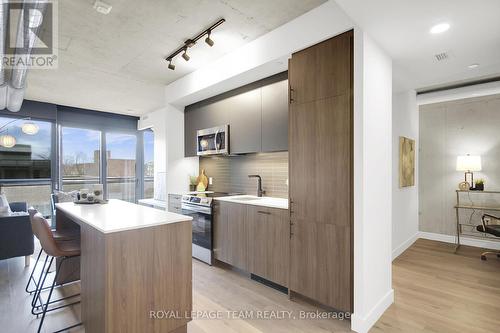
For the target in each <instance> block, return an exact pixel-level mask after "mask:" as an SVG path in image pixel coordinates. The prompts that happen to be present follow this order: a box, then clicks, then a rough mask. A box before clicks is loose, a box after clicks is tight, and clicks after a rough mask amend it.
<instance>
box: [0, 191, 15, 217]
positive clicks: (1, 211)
mask: <svg viewBox="0 0 500 333" xmlns="http://www.w3.org/2000/svg"><path fill="white" fill-rule="evenodd" d="M11 213H12V211H11V210H10V206H9V201H7V197H6V196H5V194H0V216H9V215H10V214H11Z"/></svg>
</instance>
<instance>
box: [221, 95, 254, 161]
mask: <svg viewBox="0 0 500 333" xmlns="http://www.w3.org/2000/svg"><path fill="white" fill-rule="evenodd" d="M225 102H226V104H225V105H226V106H227V108H228V109H229V110H230V112H229V150H230V152H231V153H232V154H242V153H253V152H259V151H261V146H262V135H261V133H262V127H261V126H262V122H261V89H260V88H258V89H253V90H250V91H247V92H244V93H241V94H237V95H235V96H232V97H229V98H228V99H226V100H225Z"/></svg>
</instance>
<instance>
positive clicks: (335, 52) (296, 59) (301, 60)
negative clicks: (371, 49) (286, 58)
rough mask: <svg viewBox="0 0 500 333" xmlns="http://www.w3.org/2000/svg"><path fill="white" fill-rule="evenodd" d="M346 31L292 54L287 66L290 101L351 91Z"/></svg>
mask: <svg viewBox="0 0 500 333" xmlns="http://www.w3.org/2000/svg"><path fill="white" fill-rule="evenodd" d="M348 34H350V33H349V32H347V33H345V34H342V35H340V36H338V37H334V38H331V39H329V40H326V41H324V42H322V43H319V44H316V45H314V46H311V47H309V48H307V49H305V50H302V51H299V52H297V53H294V54H293V56H292V60H291V61H290V62H289V68H288V70H289V72H288V76H289V77H288V79H289V80H290V98H291V100H292V101H293V102H292V103H295V104H300V103H305V102H309V101H314V100H318V99H323V98H327V97H332V96H337V95H340V94H345V93H349V92H350V91H351V76H352V68H351V54H352V43H351V38H352V36H348ZM351 35H352V34H351Z"/></svg>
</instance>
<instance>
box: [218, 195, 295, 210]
mask: <svg viewBox="0 0 500 333" xmlns="http://www.w3.org/2000/svg"><path fill="white" fill-rule="evenodd" d="M215 200H219V201H227V202H235V203H239V204H245V205H253V206H262V207H269V208H279V209H288V199H283V198H273V197H257V196H255V195H233V196H228V197H221V198H215Z"/></svg>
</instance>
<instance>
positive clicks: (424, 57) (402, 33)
mask: <svg viewBox="0 0 500 333" xmlns="http://www.w3.org/2000/svg"><path fill="white" fill-rule="evenodd" d="M336 2H337V3H338V4H339V5H340V6H341V7H342V8H343V9H344V10H345V11H346V12H347V14H348V15H350V16H351V17H352V18H353V20H355V21H356V22H357V23H358V24H359V25H360V26H361V27H362V28H363V29H364V30H365V31H367V32H368V34H369V35H371V36H372V37H373V38H374V39H375V40H376V41H377V42H378V44H379V45H380V46H381V47H383V48H384V49H385V50H386V51H387V52H388V53H389V55H390V56H391V57H392V58H393V61H394V75H395V77H394V79H395V83H396V86H395V89H396V90H398V89H408V88H413V89H419V88H427V87H430V86H436V85H442V84H448V83H452V82H458V81H464V80H470V79H475V78H482V77H491V76H496V75H500V19H499V17H498V14H499V13H500V1H498V0H481V1H470V0H439V1H436V0H418V1H416V0H377V1H367V0H336ZM440 22H448V23H449V24H450V26H451V27H450V29H449V30H448V31H447V32H444V33H442V34H438V35H432V34H430V33H429V29H430V28H431V27H432V26H433V25H435V24H437V23H440ZM441 52H447V53H448V54H449V55H450V58H449V59H448V60H444V61H436V59H435V57H434V55H435V54H437V53H441ZM473 63H478V64H479V65H480V66H479V67H478V68H475V69H469V68H468V67H467V66H468V65H470V64H473Z"/></svg>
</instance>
